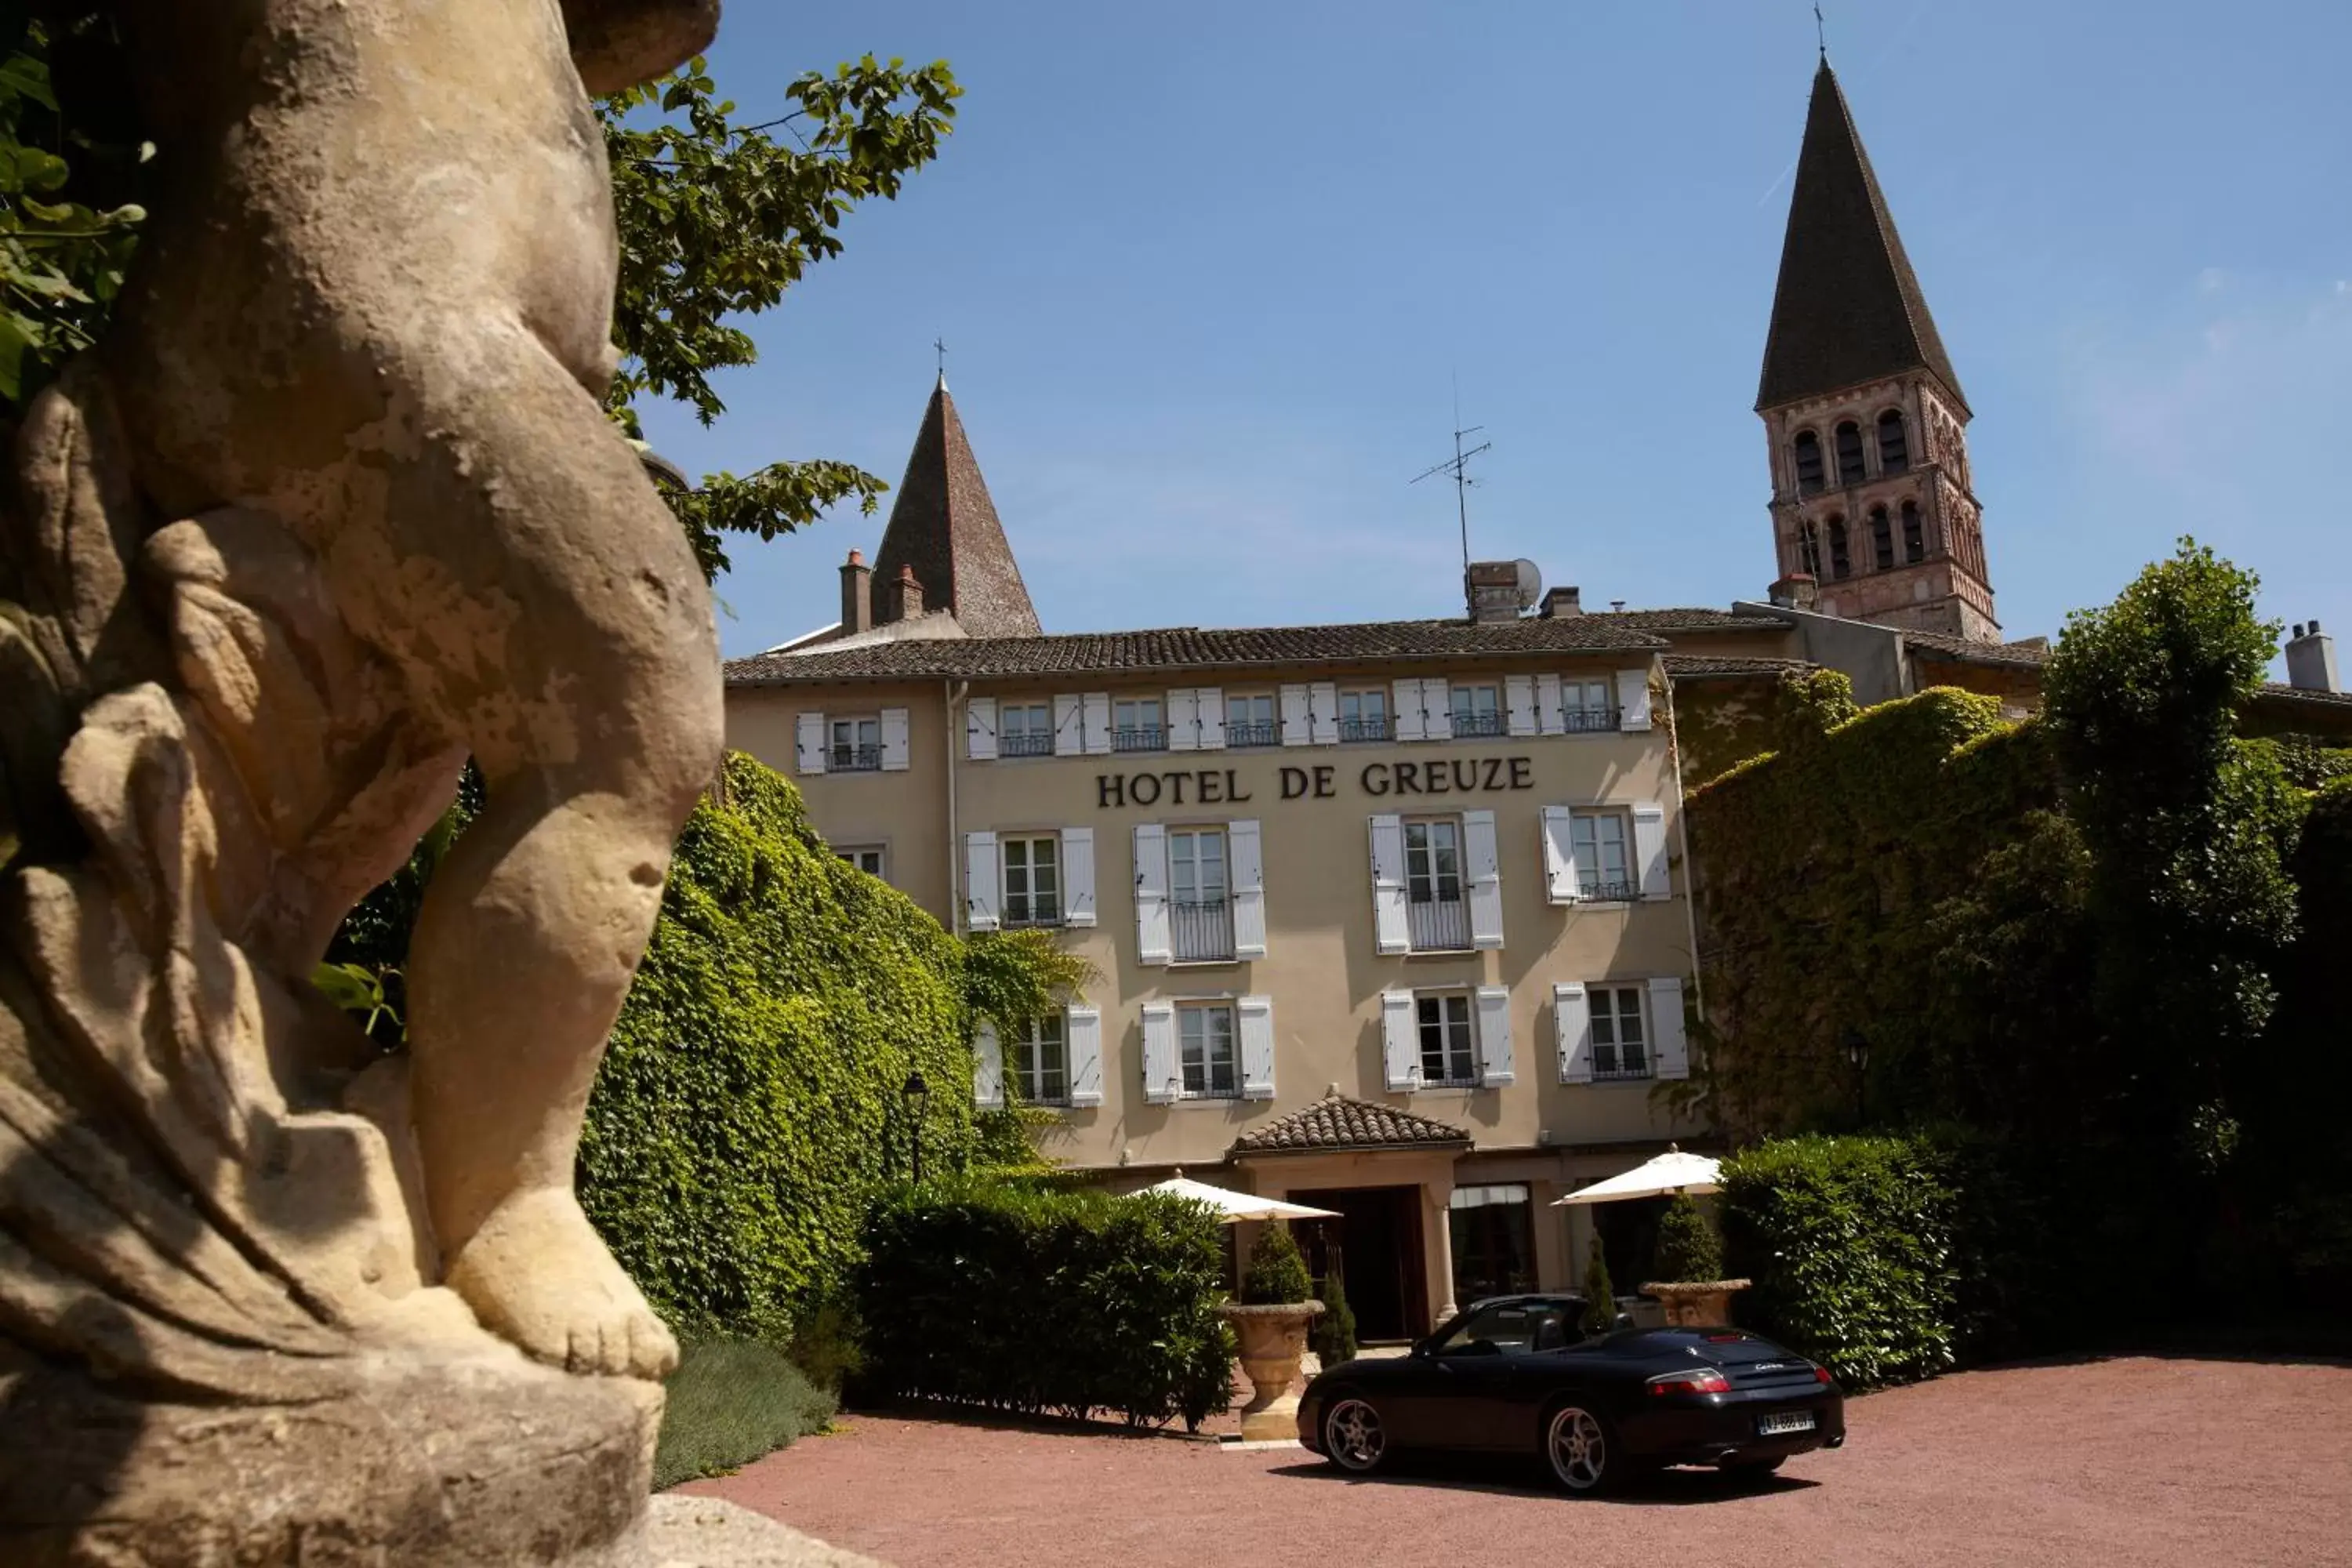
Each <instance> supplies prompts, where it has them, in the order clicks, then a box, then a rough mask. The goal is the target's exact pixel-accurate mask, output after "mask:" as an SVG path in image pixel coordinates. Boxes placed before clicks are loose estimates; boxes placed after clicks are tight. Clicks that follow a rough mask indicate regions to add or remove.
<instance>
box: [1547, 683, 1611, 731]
mask: <svg viewBox="0 0 2352 1568" xmlns="http://www.w3.org/2000/svg"><path fill="white" fill-rule="evenodd" d="M1559 722H1560V728H1562V729H1564V730H1566V731H1568V732H1569V733H1570V734H1571V735H1580V734H1586V733H1590V732H1591V731H1595V730H1614V729H1615V728H1617V702H1616V696H1615V693H1614V691H1613V690H1612V685H1611V683H1610V682H1609V681H1606V680H1563V681H1561V682H1560V683H1559Z"/></svg>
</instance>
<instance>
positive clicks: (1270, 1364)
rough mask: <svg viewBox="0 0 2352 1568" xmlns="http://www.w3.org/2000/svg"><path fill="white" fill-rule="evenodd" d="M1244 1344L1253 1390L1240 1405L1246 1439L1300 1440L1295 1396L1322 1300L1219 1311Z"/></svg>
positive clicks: (1244, 1360) (1244, 1366) (1235, 1305)
mask: <svg viewBox="0 0 2352 1568" xmlns="http://www.w3.org/2000/svg"><path fill="white" fill-rule="evenodd" d="M1218 1310H1219V1311H1220V1312H1222V1313H1223V1315H1224V1319H1225V1321H1227V1322H1229V1323H1231V1324H1233V1326H1234V1334H1235V1336H1236V1337H1238V1338H1239V1339H1240V1341H1241V1363H1242V1371H1243V1372H1244V1373H1247V1374H1248V1376H1249V1380H1250V1386H1251V1387H1252V1388H1253V1389H1254V1390H1255V1393H1254V1394H1252V1395H1251V1398H1250V1402H1249V1403H1248V1404H1247V1405H1243V1406H1242V1441H1244V1442H1245V1443H1275V1442H1283V1441H1286V1440H1289V1439H1293V1438H1296V1437H1297V1436H1298V1395H1297V1394H1294V1393H1292V1392H1291V1384H1293V1383H1295V1382H1296V1381H1297V1377H1298V1364H1299V1361H1300V1359H1301V1358H1302V1357H1304V1356H1305V1355H1306V1353H1307V1325H1308V1324H1309V1323H1312V1322H1313V1321H1315V1320H1316V1319H1317V1318H1318V1316H1320V1315H1321V1314H1322V1311H1323V1303H1322V1302H1320V1301H1297V1302H1291V1303H1286V1304H1282V1305H1273V1306H1244V1305H1241V1304H1238V1303H1228V1304H1227V1305H1225V1306H1223V1307H1221V1308H1219V1309H1218Z"/></svg>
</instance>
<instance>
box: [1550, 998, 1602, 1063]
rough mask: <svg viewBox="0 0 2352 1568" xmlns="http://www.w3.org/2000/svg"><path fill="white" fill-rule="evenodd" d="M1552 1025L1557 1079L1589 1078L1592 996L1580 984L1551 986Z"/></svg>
mask: <svg viewBox="0 0 2352 1568" xmlns="http://www.w3.org/2000/svg"><path fill="white" fill-rule="evenodd" d="M1551 1015H1552V1027H1553V1028H1554V1029H1555V1030H1556V1031H1558V1033H1559V1081H1560V1082H1562V1083H1591V1081H1592V998H1591V997H1590V996H1588V995H1586V994H1584V987H1583V986H1582V985H1580V984H1566V985H1555V986H1553V987H1552V988H1551Z"/></svg>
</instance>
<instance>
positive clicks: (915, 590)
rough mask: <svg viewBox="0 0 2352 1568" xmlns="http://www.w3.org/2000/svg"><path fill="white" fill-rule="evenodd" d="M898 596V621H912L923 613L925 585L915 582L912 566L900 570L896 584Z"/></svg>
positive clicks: (902, 567)
mask: <svg viewBox="0 0 2352 1568" xmlns="http://www.w3.org/2000/svg"><path fill="white" fill-rule="evenodd" d="M896 587H897V589H898V619H900V620H902V621H911V620H913V619H914V618H915V617H916V616H919V615H921V614H922V613H923V585H922V584H920V583H918V582H916V581H915V569H914V568H913V567H912V566H901V567H899V568H898V583H897V584H896Z"/></svg>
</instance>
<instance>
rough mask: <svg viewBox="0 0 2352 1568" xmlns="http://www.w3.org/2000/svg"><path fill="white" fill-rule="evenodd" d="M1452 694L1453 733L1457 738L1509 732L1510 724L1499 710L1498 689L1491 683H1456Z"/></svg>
mask: <svg viewBox="0 0 2352 1568" xmlns="http://www.w3.org/2000/svg"><path fill="white" fill-rule="evenodd" d="M1453 697H1454V735H1455V737H1456V738H1457V739H1458V738H1460V737H1462V736H1465V735H1507V734H1508V733H1510V723H1509V721H1508V720H1507V718H1506V716H1505V714H1504V712H1503V703H1502V692H1501V690H1500V689H1497V688H1496V687H1494V686H1456V687H1455V688H1454V692H1453Z"/></svg>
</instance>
